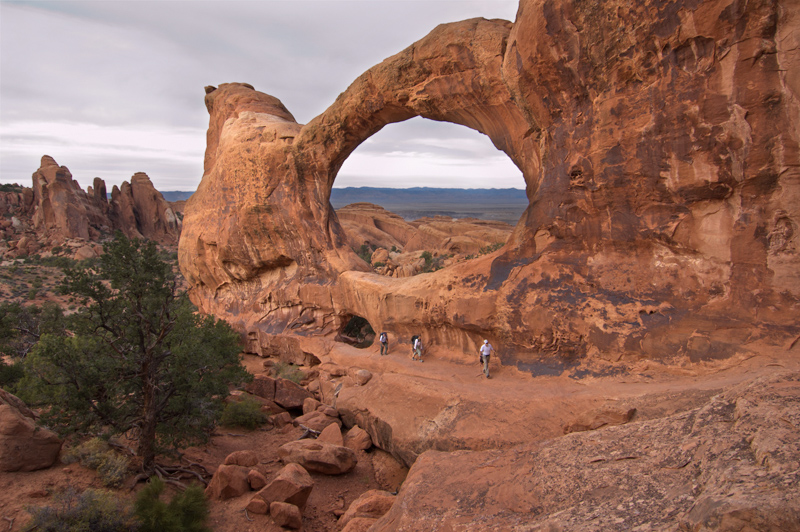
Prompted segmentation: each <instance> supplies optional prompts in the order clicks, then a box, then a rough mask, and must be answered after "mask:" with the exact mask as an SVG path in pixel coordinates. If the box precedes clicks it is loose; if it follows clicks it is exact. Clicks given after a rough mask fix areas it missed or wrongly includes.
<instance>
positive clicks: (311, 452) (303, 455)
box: [278, 440, 358, 475]
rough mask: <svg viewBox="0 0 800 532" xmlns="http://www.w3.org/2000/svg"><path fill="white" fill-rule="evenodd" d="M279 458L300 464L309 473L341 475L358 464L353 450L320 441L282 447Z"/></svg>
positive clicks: (279, 450)
mask: <svg viewBox="0 0 800 532" xmlns="http://www.w3.org/2000/svg"><path fill="white" fill-rule="evenodd" d="M278 456H280V458H281V460H283V462H284V463H295V464H300V465H301V466H303V467H304V468H306V469H307V470H309V471H315V472H317V473H323V474H326V475H340V474H342V473H347V472H348V471H351V470H352V469H353V468H354V467H355V466H356V464H357V463H358V458H357V457H356V453H355V452H353V450H352V449H348V448H347V447H342V446H338V445H331V444H329V443H325V442H320V441H318V440H297V441H293V442H289V443H286V444H284V445H281V447H280V448H279V449H278Z"/></svg>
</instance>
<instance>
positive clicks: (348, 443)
mask: <svg viewBox="0 0 800 532" xmlns="http://www.w3.org/2000/svg"><path fill="white" fill-rule="evenodd" d="M343 445H344V446H345V447H349V448H350V449H353V450H354V451H366V450H367V449H369V448H370V447H372V438H371V437H370V435H369V433H368V432H367V431H366V430H364V429H362V428H361V427H359V426H358V425H354V426H353V427H352V428H351V429H350V430H348V431H347V434H345V436H344V443H343Z"/></svg>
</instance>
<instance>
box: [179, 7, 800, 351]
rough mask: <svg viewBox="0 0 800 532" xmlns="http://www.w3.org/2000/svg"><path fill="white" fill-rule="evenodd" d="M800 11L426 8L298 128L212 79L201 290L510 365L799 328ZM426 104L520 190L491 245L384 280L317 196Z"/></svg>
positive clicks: (319, 327)
mask: <svg viewBox="0 0 800 532" xmlns="http://www.w3.org/2000/svg"><path fill="white" fill-rule="evenodd" d="M799 11H800V7H798V6H797V5H796V3H795V2H789V1H786V0H777V1H757V2H748V3H741V2H735V1H733V0H706V1H703V0H693V1H688V0H685V1H684V0H677V1H674V2H671V3H668V4H664V3H663V2H656V1H654V0H638V1H636V2H633V3H630V2H616V1H611V2H602V3H596V2H578V1H571V0H522V2H521V3H520V8H519V11H518V15H517V20H516V21H515V22H514V24H511V23H510V22H506V21H499V20H494V21H487V20H482V19H474V20H468V21H463V22H458V23H453V24H447V25H441V26H439V27H437V28H436V29H434V30H433V31H432V32H431V33H430V34H429V35H428V36H427V37H425V38H423V39H422V40H420V41H418V42H417V43H415V44H414V45H412V46H411V47H409V48H408V49H406V50H404V51H402V52H400V53H399V54H397V55H395V56H393V57H390V58H388V59H386V60H385V61H384V62H382V63H381V64H379V65H377V66H375V67H373V68H372V69H370V70H369V71H368V72H366V73H365V74H364V75H362V76H361V77H359V78H358V79H357V80H355V82H353V84H352V85H351V86H350V87H349V88H348V89H347V90H346V91H345V92H344V93H343V94H342V95H340V97H339V98H337V100H336V102H334V103H333V105H331V107H330V108H328V110H326V111H325V112H324V113H323V114H322V115H320V116H319V117H317V118H315V119H314V120H312V121H311V122H310V123H309V124H307V125H305V126H301V125H300V124H297V123H296V122H295V121H294V119H293V118H292V116H291V114H290V113H289V112H288V111H287V110H286V109H285V108H284V107H283V105H282V104H281V103H280V102H279V101H278V100H277V99H276V98H274V97H272V96H268V95H265V94H261V93H258V92H256V91H255V90H253V89H252V87H250V86H247V85H242V84H227V85H222V86H220V88H219V89H216V90H214V89H213V88H209V89H208V94H207V96H206V105H207V107H208V110H209V113H210V115H211V118H210V124H209V132H208V148H207V151H206V159H205V174H204V177H203V181H202V183H201V185H200V188H199V190H198V191H197V193H196V194H195V195H194V196H193V197H192V198H191V200H189V202H188V204H187V206H186V217H185V219H184V224H185V226H184V234H183V238H182V240H181V243H180V250H179V258H180V263H181V268H182V270H183V272H184V274H185V276H186V278H187V279H188V280H189V282H190V284H191V285H192V297H193V300H194V301H195V302H196V303H197V304H198V305H199V306H200V307H201V308H202V309H203V310H205V311H209V312H213V313H216V314H218V315H224V316H225V317H227V318H228V319H229V320H231V321H232V322H235V323H239V324H240V325H241V326H242V327H243V328H248V329H254V328H257V329H260V330H261V331H263V332H266V333H284V332H293V333H296V334H333V333H335V332H337V331H338V330H339V329H340V328H341V327H342V326H343V325H344V323H346V321H347V319H349V317H350V316H352V315H358V316H362V317H365V318H366V319H367V320H368V321H369V322H370V323H371V324H372V326H373V328H374V329H375V330H386V331H389V332H390V333H391V335H392V337H393V338H398V339H401V340H402V339H405V340H407V339H408V337H409V336H410V335H411V334H414V333H415V332H417V331H419V330H420V329H423V330H425V331H426V333H427V334H428V335H429V336H430V338H431V343H433V344H437V343H438V344H446V345H447V346H449V348H451V349H463V350H464V351H467V352H474V350H475V348H476V346H477V342H478V341H480V340H481V339H482V338H483V337H489V338H492V340H493V343H494V344H495V347H496V348H499V349H498V351H499V352H500V357H501V359H502V361H503V363H505V364H515V363H522V364H525V363H528V362H530V361H532V360H534V359H537V358H539V357H542V356H564V357H567V358H570V359H572V358H575V357H580V356H584V355H589V356H602V357H604V358H610V359H612V360H616V359H618V358H619V357H621V356H626V355H630V356H648V357H653V358H660V357H671V356H675V355H676V354H677V355H685V356H687V357H690V358H691V359H693V360H698V359H703V358H715V357H724V356H728V355H730V354H732V352H733V351H734V349H735V348H736V347H737V346H739V345H741V344H742V343H744V342H745V341H746V340H749V339H754V338H759V337H760V338H764V337H766V338H771V339H772V340H773V341H775V342H782V341H785V340H786V339H787V338H789V337H790V336H791V335H795V336H796V335H797V333H798V332H800V331H798V325H797V317H798V306H797V305H798V298H799V297H800V255H798V249H800V248H799V247H798V245H799V244H800V232H798V230H797V227H798V220H800V201H798V197H799V194H800V161H798V159H799V158H800V150H798V136H800V104H799V103H798V98H797V97H798V94H799V93H800V75H798V74H797V72H798V66H800V65H798V63H800V51H798V50H800V48H798V46H797V45H798V36H797V32H796V27H797V24H798V20H800V18H799V17H800V14H799V13H798V12H799ZM413 116H422V117H425V118H430V119H434V120H442V121H449V122H453V123H457V124H462V125H464V126H466V127H470V128H472V129H475V130H477V131H480V132H482V133H484V134H486V135H487V136H488V137H489V138H490V139H491V141H492V142H493V143H494V145H495V146H496V147H497V148H498V149H500V150H502V151H504V152H505V153H506V154H507V155H508V156H509V157H510V158H511V160H512V161H514V163H515V164H516V165H517V166H518V167H519V168H520V169H521V170H522V172H523V176H524V178H525V182H526V186H527V194H528V198H529V200H530V206H529V207H528V209H527V211H526V212H525V214H524V215H523V216H522V218H521V219H520V221H519V223H518V225H517V227H516V229H515V231H514V233H513V235H512V236H511V238H510V240H509V241H508V243H507V244H506V246H505V247H504V248H503V249H501V250H500V251H498V252H496V253H494V254H491V255H488V256H486V257H484V258H481V259H477V260H474V261H469V262H468V263H464V264H463V265H462V264H459V265H456V266H454V267H453V268H448V269H445V270H442V271H440V272H436V273H434V274H429V275H422V276H416V277H413V278H410V279H407V278H403V279H393V278H378V279H376V276H375V275H374V274H372V273H364V272H365V270H366V265H365V264H364V263H363V262H362V261H361V260H360V259H358V258H357V257H356V256H355V254H354V253H353V252H352V250H351V249H350V247H349V246H348V245H347V241H346V237H345V234H344V231H343V230H342V226H341V225H340V224H339V221H338V219H337V216H336V214H335V212H334V211H333V209H332V208H331V206H330V203H329V201H328V200H329V196H330V190H331V186H332V184H333V182H334V180H335V178H336V174H337V171H338V170H339V168H340V167H341V165H342V163H343V161H344V160H345V159H346V158H347V157H348V155H349V154H350V153H351V152H352V151H353V150H354V149H355V148H356V147H357V146H358V145H359V144H360V143H361V142H363V141H364V140H365V139H367V138H368V137H369V136H371V135H373V134H374V133H376V132H377V131H379V130H380V129H381V128H382V127H384V126H385V125H387V124H390V123H393V122H398V121H401V120H405V119H408V118H410V117H413Z"/></svg>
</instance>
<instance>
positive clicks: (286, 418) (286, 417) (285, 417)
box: [272, 412, 292, 429]
mask: <svg viewBox="0 0 800 532" xmlns="http://www.w3.org/2000/svg"><path fill="white" fill-rule="evenodd" d="M272 423H274V424H275V426H276V427H278V428H279V429H280V428H283V427H285V426H286V425H291V424H292V415H291V414H290V413H289V412H281V413H279V414H275V415H274V416H272Z"/></svg>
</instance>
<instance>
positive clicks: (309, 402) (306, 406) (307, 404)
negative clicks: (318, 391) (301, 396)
mask: <svg viewBox="0 0 800 532" xmlns="http://www.w3.org/2000/svg"><path fill="white" fill-rule="evenodd" d="M320 404H321V403H320V402H319V401H317V400H316V399H314V398H313V397H307V398H306V400H305V401H303V414H308V413H309V412H313V411H314V410H316V409H317V408H318V407H319V406H320Z"/></svg>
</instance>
